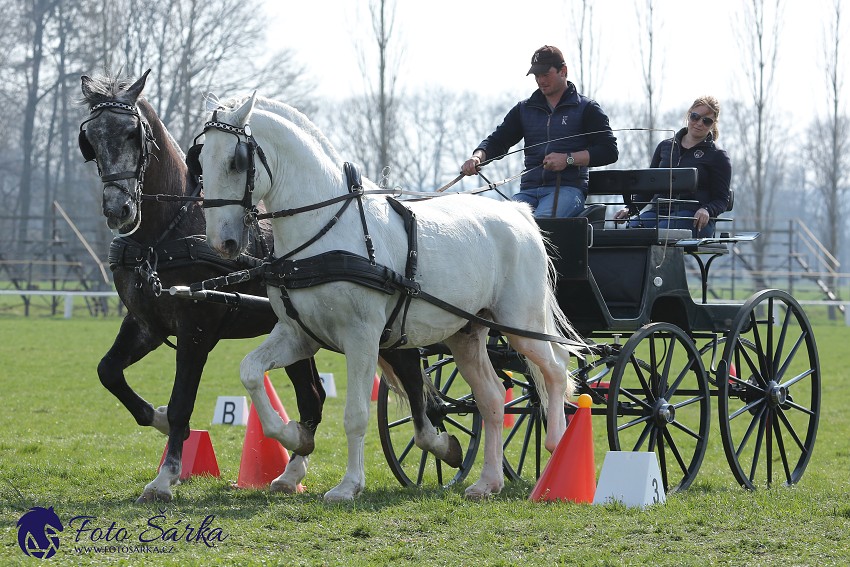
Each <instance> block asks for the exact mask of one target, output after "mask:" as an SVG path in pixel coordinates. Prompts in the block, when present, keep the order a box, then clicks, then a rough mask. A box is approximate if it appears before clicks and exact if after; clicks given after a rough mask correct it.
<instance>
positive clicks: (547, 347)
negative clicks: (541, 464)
mask: <svg viewBox="0 0 850 567" xmlns="http://www.w3.org/2000/svg"><path fill="white" fill-rule="evenodd" d="M508 340H509V341H510V343H511V346H512V347H513V348H514V349H516V351H517V352H519V353H520V354H522V355H523V356H525V357H526V359H527V362H528V363H529V364H528V366H529V369H530V370H531V372H532V377H533V378H534V379H535V383H539V379H540V376H539V375H540V374H541V373H542V374H543V377H542V378H543V383H544V385H545V388H546V391H545V393H543V392H541V396H540V397H541V401H543V402H544V403H545V404H546V440H545V442H544V445H545V447H546V449H547V450H548V451H549V452H550V453H551V452H554V451H555V448H556V447H557V446H558V442H559V441H560V440H561V437H563V435H564V432H565V431H566V430H567V418H566V415H565V414H564V399H565V398H567V397H569V396H572V394H573V389H574V383H573V380H572V378H571V377H570V376H569V362H570V355H569V351H568V350H567V349H566V348H565V347H563V346H562V345H559V344H552V343H548V342H545V341H539V340H535V339H530V338H526V337H518V336H514V335H512V336H509V337H508ZM535 373H536V374H537V376H534V375H535ZM538 390H539V388H538Z"/></svg>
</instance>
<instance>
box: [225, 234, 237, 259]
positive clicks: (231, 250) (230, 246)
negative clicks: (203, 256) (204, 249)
mask: <svg viewBox="0 0 850 567" xmlns="http://www.w3.org/2000/svg"><path fill="white" fill-rule="evenodd" d="M222 248H223V249H224V252H225V253H226V254H227V255H228V256H231V257H232V256H233V255H234V254H235V253H236V252H237V251H238V250H239V246H238V244H237V243H236V240H234V239H232V238H231V239H229V240H225V241H224V243H223V245H222Z"/></svg>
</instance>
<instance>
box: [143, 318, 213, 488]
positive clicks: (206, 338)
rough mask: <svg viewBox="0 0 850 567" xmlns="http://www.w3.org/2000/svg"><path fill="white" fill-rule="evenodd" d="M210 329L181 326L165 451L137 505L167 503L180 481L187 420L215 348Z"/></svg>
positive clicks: (189, 322)
mask: <svg viewBox="0 0 850 567" xmlns="http://www.w3.org/2000/svg"><path fill="white" fill-rule="evenodd" d="M212 334H213V332H212V329H204V328H203V325H202V324H201V323H200V322H198V321H192V320H186V321H185V324H183V322H181V328H180V329H179V330H178V335H177V357H176V358H177V368H176V372H175V375H174V386H173V387H172V390H171V399H170V401H169V402H168V423H169V425H170V427H169V431H168V448H167V450H166V454H165V460H164V461H163V463H162V466H161V467H160V469H159V474H157V476H156V478H155V479H153V480H152V481H151V482H149V483H148V484H147V485H146V486H145V490H144V492H142V495H141V496H139V498H138V500H137V502H139V503H142V502H154V501H157V502H170V501H171V499H172V493H171V487H172V486H174V485H175V484H177V483H178V482H179V481H180V473H181V469H182V460H183V442H184V441H185V440H186V439H187V438H188V437H189V420H190V419H191V417H192V411H193V410H194V408H195V398H196V397H197V394H198V386H199V384H200V382H201V374H202V372H203V370H204V365H205V364H206V362H207V357H208V356H209V353H210V350H212V347H213V346H214V345H215V340H214V338H213V337H212V336H211V335H212Z"/></svg>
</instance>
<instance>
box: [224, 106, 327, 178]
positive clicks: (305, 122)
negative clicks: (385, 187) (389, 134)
mask: <svg viewBox="0 0 850 567" xmlns="http://www.w3.org/2000/svg"><path fill="white" fill-rule="evenodd" d="M249 98H250V96H239V97H231V98H228V99H225V100H222V101H216V103H217V104H218V105H219V107H220V108H221V109H222V110H226V111H228V112H232V111H234V110H236V109H238V108H239V107H241V106H242V105H243V104H245V102H246V101H247V100H248V99H249ZM255 108H256V109H257V110H262V111H264V112H270V113H272V114H276V115H278V116H280V117H282V118H285V119H286V120H289V121H290V122H292V123H293V124H295V125H296V126H298V127H299V128H300V129H301V130H302V131H304V132H305V133H307V134H308V135H310V136H311V137H312V138H314V139H315V140H316V141H317V142H318V143H319V145H321V146H322V149H323V150H324V151H325V153H326V154H327V155H328V156H329V157H330V158H331V159H332V160H333V161H334V163H339V164H341V163H342V161H343V160H342V157H341V156H340V154H339V152H337V150H336V148H335V147H334V146H333V144H332V143H331V141H330V140H329V139H328V137H327V136H325V134H324V132H322V131H321V130H320V129H319V127H318V126H316V125H315V124H314V123H313V121H312V120H310V119H309V118H308V117H307V115H306V114H304V113H303V112H301V111H300V110H298V109H297V108H295V107H294V106H291V105H288V104H286V103H285V102H281V101H278V100H274V99H271V98H266V97H264V96H257V97H256V102H255Z"/></svg>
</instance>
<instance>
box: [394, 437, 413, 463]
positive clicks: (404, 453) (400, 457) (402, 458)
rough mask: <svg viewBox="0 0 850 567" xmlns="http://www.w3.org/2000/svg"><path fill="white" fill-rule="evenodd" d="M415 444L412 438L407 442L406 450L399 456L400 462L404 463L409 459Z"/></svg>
mask: <svg viewBox="0 0 850 567" xmlns="http://www.w3.org/2000/svg"><path fill="white" fill-rule="evenodd" d="M413 446H414V443H413V438H412V437H411V438H410V441H408V442H407V445H406V446H405V447H404V450H403V451H402V452H401V453H399V455H398V462H399V463H403V462H404V460H405V459H406V458H407V455H408V454H409V453H410V450H411V449H413Z"/></svg>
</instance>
